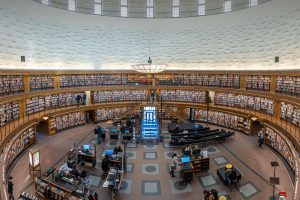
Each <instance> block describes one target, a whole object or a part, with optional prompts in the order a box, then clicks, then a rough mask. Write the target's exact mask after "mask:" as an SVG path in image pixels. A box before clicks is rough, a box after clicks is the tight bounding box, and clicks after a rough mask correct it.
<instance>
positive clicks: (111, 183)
mask: <svg viewBox="0 0 300 200" xmlns="http://www.w3.org/2000/svg"><path fill="white" fill-rule="evenodd" d="M123 175H124V172H123V171H120V170H115V169H114V168H111V169H110V170H109V172H108V175H107V176H106V179H105V181H104V183H103V188H108V189H109V190H110V191H111V198H112V199H117V198H118V191H119V190H120V188H121V185H122V181H123Z"/></svg>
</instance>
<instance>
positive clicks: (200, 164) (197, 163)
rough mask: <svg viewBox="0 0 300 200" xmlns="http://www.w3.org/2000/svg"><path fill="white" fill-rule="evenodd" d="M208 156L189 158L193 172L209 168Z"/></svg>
mask: <svg viewBox="0 0 300 200" xmlns="http://www.w3.org/2000/svg"><path fill="white" fill-rule="evenodd" d="M209 163H210V160H209V158H200V157H199V158H193V159H192V160H191V165H192V167H193V171H194V173H203V172H207V171H208V170H209Z"/></svg>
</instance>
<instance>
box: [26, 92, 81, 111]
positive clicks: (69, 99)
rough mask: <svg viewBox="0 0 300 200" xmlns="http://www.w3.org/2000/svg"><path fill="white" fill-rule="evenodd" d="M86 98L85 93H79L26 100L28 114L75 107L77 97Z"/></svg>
mask: <svg viewBox="0 0 300 200" xmlns="http://www.w3.org/2000/svg"><path fill="white" fill-rule="evenodd" d="M78 95H79V96H81V98H83V97H84V95H85V93H84V92H79V93H60V94H52V95H47V96H38V97H33V98H30V99H27V100H26V113H27V115H30V114H32V113H36V112H40V111H43V110H47V109H53V108H59V107H67V106H73V105H76V104H77V96H78Z"/></svg>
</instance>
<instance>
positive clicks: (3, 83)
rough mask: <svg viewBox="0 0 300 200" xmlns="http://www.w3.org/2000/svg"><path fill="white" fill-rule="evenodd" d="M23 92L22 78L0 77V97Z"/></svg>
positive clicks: (13, 76)
mask: <svg viewBox="0 0 300 200" xmlns="http://www.w3.org/2000/svg"><path fill="white" fill-rule="evenodd" d="M22 92H24V80H23V76H18V75H0V96H5V95H11V94H16V93H22Z"/></svg>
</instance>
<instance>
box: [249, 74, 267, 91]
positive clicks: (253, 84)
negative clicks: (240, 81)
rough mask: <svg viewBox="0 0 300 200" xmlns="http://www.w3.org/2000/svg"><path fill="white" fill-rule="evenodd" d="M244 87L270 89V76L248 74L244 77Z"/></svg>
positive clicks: (261, 89)
mask: <svg viewBox="0 0 300 200" xmlns="http://www.w3.org/2000/svg"><path fill="white" fill-rule="evenodd" d="M246 89H247V90H260V91H270V76H264V75H248V76H247V79H246Z"/></svg>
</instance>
